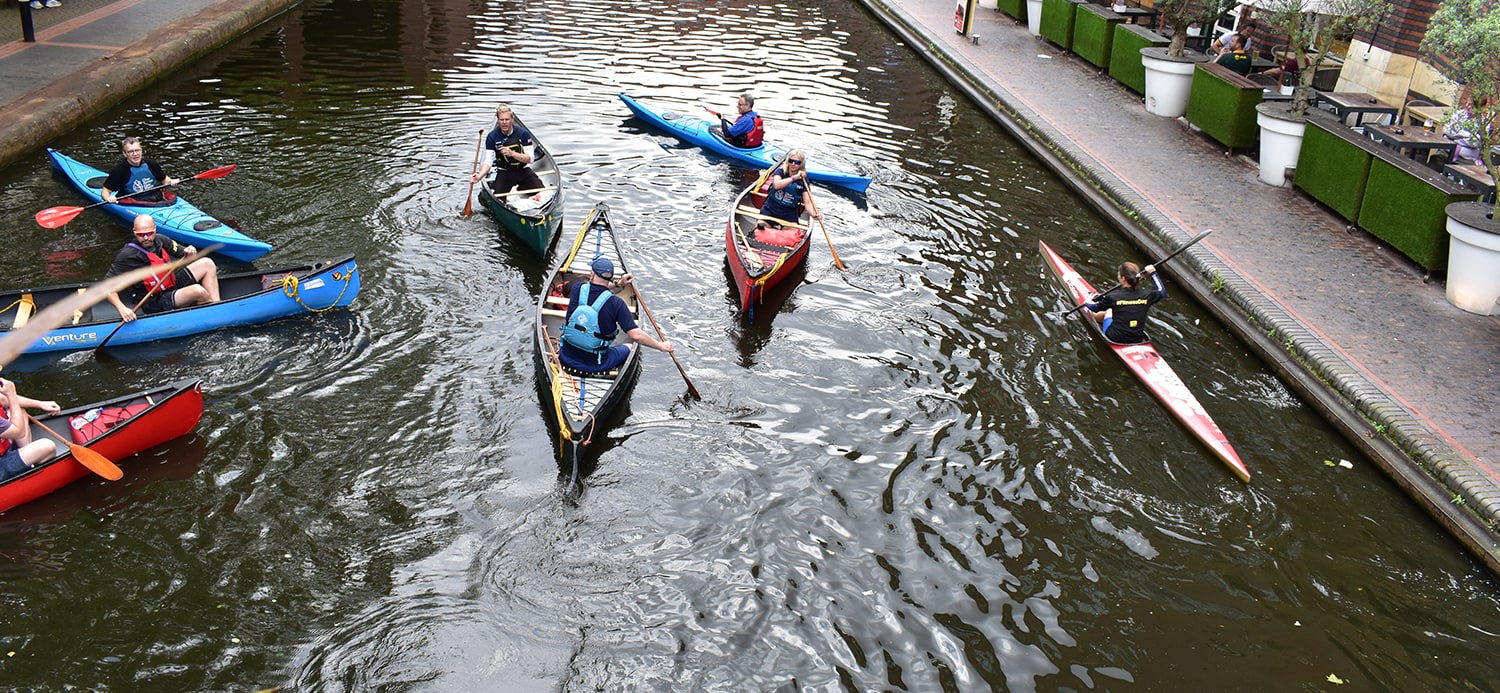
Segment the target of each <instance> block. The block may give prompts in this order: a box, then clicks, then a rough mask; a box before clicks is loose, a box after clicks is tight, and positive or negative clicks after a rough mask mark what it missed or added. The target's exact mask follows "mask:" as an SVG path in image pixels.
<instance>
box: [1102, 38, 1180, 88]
mask: <svg viewBox="0 0 1500 693" xmlns="http://www.w3.org/2000/svg"><path fill="white" fill-rule="evenodd" d="M1168 43H1171V41H1170V40H1169V39H1167V37H1165V36H1162V35H1161V34H1158V33H1156V32H1154V31H1151V30H1150V29H1147V28H1145V27H1140V26H1136V25H1134V24H1123V23H1122V24H1116V25H1115V40H1114V43H1113V45H1111V46H1110V50H1109V76H1110V77H1113V78H1115V80H1117V81H1119V83H1120V84H1123V85H1125V86H1126V87H1129V88H1130V89H1131V90H1133V91H1134V92H1135V93H1137V94H1144V93H1146V68H1144V67H1142V66H1141V49H1142V48H1148V47H1150V46H1165V45H1167V44H1168Z"/></svg>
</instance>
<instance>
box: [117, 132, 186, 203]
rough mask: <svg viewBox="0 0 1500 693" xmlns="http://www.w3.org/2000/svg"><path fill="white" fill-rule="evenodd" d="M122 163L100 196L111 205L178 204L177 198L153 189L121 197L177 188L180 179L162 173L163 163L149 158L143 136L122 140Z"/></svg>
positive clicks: (169, 193) (164, 191)
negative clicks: (173, 186) (142, 142)
mask: <svg viewBox="0 0 1500 693" xmlns="http://www.w3.org/2000/svg"><path fill="white" fill-rule="evenodd" d="M120 154H122V155H123V156H121V157H120V162H119V163H117V164H115V167H114V168H113V169H110V171H109V176H108V177H107V178H105V179H104V187H103V188H102V189H101V190H100V191H99V196H100V197H102V198H104V201H105V202H108V203H110V204H122V205H130V204H136V205H164V204H172V203H173V202H176V201H177V196H176V195H173V194H171V192H170V191H167V190H152V191H151V192H148V193H143V194H140V195H131V196H130V197H118V196H119V195H124V194H127V193H132V192H140V191H142V190H150V189H151V188H155V187H158V186H162V185H177V183H178V182H179V181H178V180H177V179H176V178H173V177H171V176H168V175H167V173H166V171H164V170H162V167H161V164H158V163H156V161H155V160H153V159H147V158H146V149H145V148H144V147H142V146H141V140H140V138H139V137H126V138H125V139H123V140H120Z"/></svg>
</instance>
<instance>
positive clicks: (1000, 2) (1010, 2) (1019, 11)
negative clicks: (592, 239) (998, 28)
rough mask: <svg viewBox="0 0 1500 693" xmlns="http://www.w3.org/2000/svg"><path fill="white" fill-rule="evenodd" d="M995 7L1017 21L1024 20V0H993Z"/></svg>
mask: <svg viewBox="0 0 1500 693" xmlns="http://www.w3.org/2000/svg"><path fill="white" fill-rule="evenodd" d="M995 9H997V10H1000V11H1001V12H1004V13H1005V14H1007V15H1009V16H1010V18H1011V19H1014V20H1016V21H1018V22H1024V21H1026V0H995Z"/></svg>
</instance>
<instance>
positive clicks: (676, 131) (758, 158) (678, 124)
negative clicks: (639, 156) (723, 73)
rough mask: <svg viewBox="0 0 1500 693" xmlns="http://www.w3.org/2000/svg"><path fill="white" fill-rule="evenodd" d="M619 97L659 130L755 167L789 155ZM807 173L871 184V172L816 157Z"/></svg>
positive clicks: (848, 184)
mask: <svg viewBox="0 0 1500 693" xmlns="http://www.w3.org/2000/svg"><path fill="white" fill-rule="evenodd" d="M620 100H621V101H624V102H625V105H626V106H629V107H630V112H631V113H634V114H635V117H637V118H640V119H641V120H644V121H646V122H648V123H650V124H652V125H653V126H655V127H656V128H658V129H660V130H665V131H667V132H669V133H672V134H673V135H674V136H676V137H677V138H679V139H682V140H685V141H687V142H689V143H691V144H695V145H697V146H699V147H702V148H704V149H707V150H709V151H711V152H714V153H716V154H721V155H723V156H726V157H729V158H730V159H734V160H735V161H738V162H740V163H742V164H745V165H747V166H751V167H754V168H769V167H771V166H775V165H776V164H777V163H779V162H780V161H781V158H782V157H783V156H785V155H786V152H787V148H786V147H779V146H777V145H774V144H764V143H762V144H761V145H760V146H759V147H753V148H750V149H746V148H744V147H736V146H734V145H732V144H730V143H728V142H725V141H724V138H722V137H719V136H718V135H715V134H713V133H712V132H710V131H709V128H710V127H712V126H714V125H717V124H718V123H717V122H709V121H707V120H704V119H702V118H698V117H695V116H690V115H687V114H686V113H678V112H675V111H662V110H657V109H654V108H652V107H650V106H647V105H645V104H643V103H641V102H640V101H637V100H635V99H633V98H631V97H630V96H628V95H626V94H623V93H622V94H620ZM807 177H808V178H811V179H813V180H815V181H818V182H820V183H826V184H828V185H837V186H839V187H841V188H848V189H850V190H853V191H854V192H859V193H862V192H864V191H865V190H866V189H868V188H869V187H870V178H869V176H861V175H859V174H855V173H850V172H848V171H840V170H838V169H833V168H828V167H826V166H819V165H818V162H817V160H816V159H813V161H812V163H811V164H810V165H809V166H808V167H807Z"/></svg>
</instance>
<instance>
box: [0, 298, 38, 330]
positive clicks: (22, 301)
mask: <svg viewBox="0 0 1500 693" xmlns="http://www.w3.org/2000/svg"><path fill="white" fill-rule="evenodd" d="M21 306H30V307H31V310H25V309H20V307H21ZM11 308H17V309H18V310H17V311H16V325H15V326H14V328H13V329H15V328H20V327H21V326H23V325H25V324H26V321H25V320H22V319H21V315H22V314H25V315H26V317H28V318H29V317H31V314H32V313H35V312H36V301H33V300H32V299H31V294H22V295H21V297H20V298H18V299H16V301H15V303H12V304H10V305H8V306H6V307H5V310H0V315H3V314H5V313H9V312H10V309H11Z"/></svg>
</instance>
